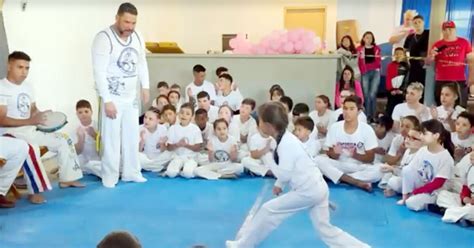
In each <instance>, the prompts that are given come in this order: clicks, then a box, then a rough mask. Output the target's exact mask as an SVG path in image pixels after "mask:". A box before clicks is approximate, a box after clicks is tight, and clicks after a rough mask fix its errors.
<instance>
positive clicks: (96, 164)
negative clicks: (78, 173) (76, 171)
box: [81, 160, 102, 178]
mask: <svg viewBox="0 0 474 248" xmlns="http://www.w3.org/2000/svg"><path fill="white" fill-rule="evenodd" d="M81 169H82V172H84V173H86V174H91V175H94V176H96V177H100V178H102V177H101V173H102V162H101V161H98V160H90V161H88V162H87V163H84V164H82V165H81Z"/></svg>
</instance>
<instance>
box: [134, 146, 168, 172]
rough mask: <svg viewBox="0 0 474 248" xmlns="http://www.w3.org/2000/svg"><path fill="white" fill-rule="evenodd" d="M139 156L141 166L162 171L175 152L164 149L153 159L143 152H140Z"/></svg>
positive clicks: (144, 168)
mask: <svg viewBox="0 0 474 248" xmlns="http://www.w3.org/2000/svg"><path fill="white" fill-rule="evenodd" d="M138 156H139V159H140V165H141V168H142V169H143V170H146V171H152V172H160V171H162V170H163V169H164V168H165V166H166V165H167V164H168V163H169V162H170V161H171V159H173V154H172V153H171V152H169V151H164V152H162V153H160V154H159V155H158V156H157V157H155V158H153V159H150V158H148V156H147V155H146V154H145V153H143V152H140V153H139V154H138Z"/></svg>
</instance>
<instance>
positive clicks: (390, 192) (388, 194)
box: [383, 189, 395, 197]
mask: <svg viewBox="0 0 474 248" xmlns="http://www.w3.org/2000/svg"><path fill="white" fill-rule="evenodd" d="M383 195H384V196H385V197H392V196H394V195H395V191H393V190H391V189H385V190H384V191H383Z"/></svg>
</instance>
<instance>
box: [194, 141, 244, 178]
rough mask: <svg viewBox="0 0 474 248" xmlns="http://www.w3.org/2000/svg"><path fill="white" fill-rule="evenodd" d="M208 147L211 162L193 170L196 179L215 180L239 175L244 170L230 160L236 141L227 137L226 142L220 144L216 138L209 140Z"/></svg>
mask: <svg viewBox="0 0 474 248" xmlns="http://www.w3.org/2000/svg"><path fill="white" fill-rule="evenodd" d="M208 145H209V146H210V147H212V149H213V154H212V157H213V161H211V162H210V163H209V164H205V165H201V166H199V167H197V168H196V169H195V170H194V173H195V174H196V176H198V177H202V178H206V179H209V180H217V179H219V178H220V177H221V176H224V175H240V174H242V172H243V171H244V168H243V167H242V165H241V164H240V163H234V162H232V161H231V160H230V153H231V150H232V149H233V148H235V149H237V140H235V138H234V137H232V136H228V137H227V140H226V141H224V142H222V141H220V140H219V138H217V137H216V136H212V137H211V138H210V140H209V144H208Z"/></svg>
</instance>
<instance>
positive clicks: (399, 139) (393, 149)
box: [387, 134, 405, 157]
mask: <svg viewBox="0 0 474 248" xmlns="http://www.w3.org/2000/svg"><path fill="white" fill-rule="evenodd" d="M403 142H405V138H404V137H403V136H402V135H401V134H397V135H396V136H395V138H393V140H392V143H391V144H390V148H389V149H388V153H387V154H388V155H390V156H392V157H394V156H396V155H397V151H398V150H399V149H400V146H402V144H403Z"/></svg>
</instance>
